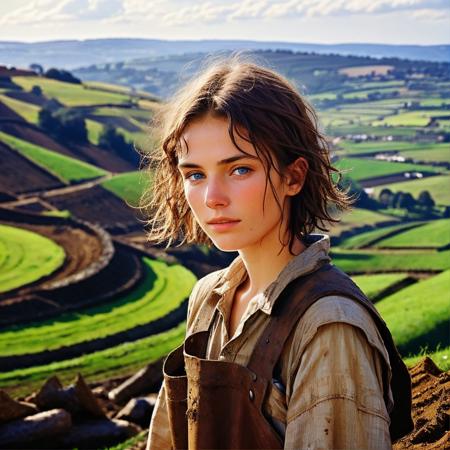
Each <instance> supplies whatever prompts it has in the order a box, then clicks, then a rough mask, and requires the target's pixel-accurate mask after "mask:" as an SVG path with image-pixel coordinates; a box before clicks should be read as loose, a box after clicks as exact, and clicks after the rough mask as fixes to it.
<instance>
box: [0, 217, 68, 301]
mask: <svg viewBox="0 0 450 450" xmlns="http://www.w3.org/2000/svg"><path fill="white" fill-rule="evenodd" d="M65 256H66V255H65V252H64V249H63V248H62V247H61V246H59V245H57V244H55V243H54V242H53V241H52V240H51V239H48V238H46V237H44V236H41V235H39V234H38V233H33V232H31V231H29V230H24V229H22V228H15V227H10V226H7V225H0V292H6V291H9V290H11V289H15V288H18V287H20V286H24V285H26V284H29V283H32V282H34V281H37V280H39V279H40V278H42V277H45V276H47V275H50V274H51V273H53V272H54V271H55V270H56V269H58V268H59V267H60V266H61V265H62V264H63V262H64V259H65Z"/></svg>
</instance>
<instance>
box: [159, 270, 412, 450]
mask: <svg viewBox="0 0 450 450" xmlns="http://www.w3.org/2000/svg"><path fill="white" fill-rule="evenodd" d="M328 295H342V296H345V297H349V298H351V299H353V300H355V301H357V302H359V303H361V304H362V305H363V306H365V307H366V308H367V310H368V311H369V313H370V315H371V316H372V318H373V320H374V322H375V324H376V325H377V328H378V330H379V332H380V334H381V336H382V338H383V341H384V345H385V346H386V349H387V351H388V354H389V359H390V364H391V369H392V379H391V388H392V393H393V397H394V408H393V410H392V411H390V413H389V414H390V418H391V426H390V434H391V439H392V441H395V440H397V439H399V438H400V437H402V436H404V435H405V434H407V433H409V432H410V431H412V429H413V427H414V424H413V422H412V419H411V379H410V376H409V373H408V370H407V368H406V366H405V364H404V363H403V361H402V359H401V357H400V355H399V353H398V351H397V349H396V347H395V345H394V343H393V340H392V336H391V334H390V332H389V330H388V328H387V326H386V324H385V322H384V321H383V319H382V318H381V316H380V315H379V314H378V312H377V311H376V309H375V308H374V307H373V305H372V303H371V302H370V300H368V299H367V298H366V297H365V295H364V294H363V293H362V292H361V291H360V289H359V288H358V287H357V286H356V285H355V284H354V283H353V281H352V280H351V279H350V277H348V276H347V275H346V274H344V273H343V272H341V271H340V270H339V269H337V268H336V267H334V266H332V265H331V264H325V265H324V266H322V267H321V268H320V269H318V270H316V271H315V272H313V273H310V274H308V275H305V276H302V277H299V278H297V279H296V280H294V281H293V282H291V283H290V284H289V285H288V287H287V288H286V289H285V290H284V291H283V294H282V295H281V296H280V298H278V300H277V301H276V303H275V305H274V308H273V310H272V315H271V316H270V320H269V321H268V324H267V326H266V328H265V329H264V330H263V332H262V334H261V336H260V338H259V340H258V342H257V344H256V346H255V348H254V350H253V353H252V355H251V356H250V360H249V363H248V365H247V366H242V365H240V364H236V363H231V362H227V361H218V360H207V359H205V353H206V347H207V343H208V336H209V333H208V331H200V332H195V333H193V334H192V335H190V336H189V337H187V338H186V340H185V342H184V344H183V345H182V346H180V347H178V348H177V349H175V350H174V351H173V352H172V353H170V354H169V356H168V357H167V358H166V360H165V363H164V367H163V372H164V382H165V386H166V400H167V408H168V415H169V422H170V428H171V435H172V445H173V447H174V449H177V450H178V449H264V448H265V449H282V448H283V440H282V438H281V437H280V436H279V434H278V433H277V432H276V431H275V429H274V428H273V427H272V426H271V425H270V423H269V422H268V420H267V419H266V417H265V416H264V413H263V408H262V406H263V401H264V399H265V397H266V395H267V393H268V388H269V384H270V383H271V380H272V373H273V371H274V368H275V365H276V363H277V361H278V359H279V357H280V355H281V353H282V350H283V346H284V344H285V342H286V340H287V338H288V336H289V334H290V333H291V331H292V330H293V329H294V327H295V326H296V324H297V323H298V321H299V319H300V318H301V317H302V315H303V314H304V313H305V311H306V310H307V309H308V308H309V307H310V306H311V305H312V304H313V303H314V302H315V301H316V300H318V299H319V298H322V297H325V296H328ZM214 307H215V305H211V304H209V305H208V304H207V302H205V303H204V306H203V309H202V310H201V311H200V313H199V314H201V315H203V317H209V323H211V321H212V317H213V311H214ZM204 314H207V315H206V316H205V315H204ZM384 392H385V393H386V395H387V392H388V386H384ZM385 402H387V398H385ZM386 404H387V403H386ZM307 432H308V430H305V433H307Z"/></svg>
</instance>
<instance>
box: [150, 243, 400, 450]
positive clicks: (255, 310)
mask: <svg viewBox="0 0 450 450" xmlns="http://www.w3.org/2000/svg"><path fill="white" fill-rule="evenodd" d="M313 239H314V236H313ZM315 239H316V240H315V242H313V243H312V244H310V245H309V246H308V247H307V248H306V250H305V251H304V252H302V253H301V254H300V255H298V256H296V257H295V258H293V259H292V260H291V261H290V262H289V264H288V265H287V266H286V267H285V268H284V269H283V271H282V272H281V273H280V275H279V276H278V278H277V279H276V280H275V281H274V282H273V283H271V284H270V285H269V287H268V288H267V289H266V290H265V292H264V294H261V295H260V296H257V297H254V298H253V299H252V300H251V301H250V302H249V304H248V306H247V309H246V311H245V313H244V314H243V316H242V318H241V321H240V323H239V325H238V327H237V329H236V332H235V334H234V336H229V335H228V330H227V324H228V319H229V316H230V312H231V306H232V300H233V295H234V292H235V290H236V288H237V287H238V286H239V284H241V282H242V281H243V280H244V278H245V277H246V276H247V273H246V270H245V267H244V264H243V262H242V260H241V258H240V257H237V258H236V259H235V260H234V261H233V262H232V264H231V265H230V266H229V267H228V268H226V269H223V270H220V271H217V272H213V273H211V274H209V275H207V276H206V277H204V278H202V279H201V280H199V281H198V282H197V284H196V285H195V287H194V289H193V291H192V294H191V296H190V299H189V308H188V318H187V335H190V334H191V333H193V332H194V331H197V330H198V329H199V328H198V326H197V320H200V322H201V321H202V320H205V318H202V317H199V316H198V311H199V307H200V305H201V304H202V303H203V302H205V301H214V297H215V301H217V296H219V300H218V302H217V306H216V314H215V316H214V319H213V322H212V326H211V335H210V339H209V345H208V349H207V357H208V358H209V359H221V360H224V361H231V362H235V363H238V364H242V365H246V364H247V363H248V361H249V358H250V355H251V353H252V350H253V348H254V346H255V345H256V342H257V340H258V338H259V336H260V334H261V332H262V330H263V329H264V327H265V326H266V325H267V320H269V319H270V314H271V311H272V307H273V305H274V303H275V301H276V299H277V298H278V297H279V295H280V294H281V292H282V291H283V289H284V288H285V287H286V286H287V284H288V283H289V282H290V281H292V280H294V279H295V278H297V277H298V276H300V275H304V274H307V273H309V272H312V271H314V270H315V269H316V268H317V267H318V266H319V265H320V264H321V262H322V261H323V260H329V257H328V250H329V239H328V236H324V235H315ZM278 377H279V380H278V382H276V383H273V384H272V386H271V390H270V393H269V395H268V397H267V399H266V401H265V403H264V405H263V407H264V412H265V414H266V416H268V417H269V419H271V421H272V424H273V426H274V427H275V429H276V430H277V431H278V432H279V433H280V435H281V436H282V437H284V448H285V449H374V450H375V449H376V450H382V449H389V448H391V441H390V436H389V424H390V419H389V414H388V410H389V411H390V410H391V408H392V405H393V400H392V392H391V390H390V388H389V392H387V393H386V395H387V397H388V398H389V402H388V403H389V404H388V405H387V406H386V405H385V402H384V400H383V395H384V392H383V385H387V386H389V381H390V379H391V368H390V364H389V356H388V353H387V350H386V348H385V346H384V343H383V340H382V338H381V336H380V334H379V332H378V329H377V328H376V326H375V323H374V322H373V320H372V318H371V316H370V314H369V313H368V312H367V311H366V309H365V308H364V307H363V306H361V305H360V304H358V303H356V302H355V301H354V300H351V299H349V298H346V297H340V296H329V297H323V298H321V299H320V300H318V301H317V302H316V303H314V304H313V305H312V306H311V307H310V308H309V309H308V310H307V311H306V312H305V314H304V315H303V317H302V318H301V319H300V320H299V322H298V324H297V327H296V328H295V329H294V330H293V332H292V333H291V335H290V336H289V338H288V341H287V342H286V345H285V347H284V350H283V352H282V355H281V358H280V373H279V375H278ZM383 379H384V380H387V384H383ZM170 448H171V440H170V434H169V427H168V418H167V410H166V403H165V390H164V384H163V386H162V387H161V390H160V392H159V395H158V400H157V403H156V405H155V409H154V412H153V417H152V421H151V424H150V430H149V439H148V442H147V450H155V449H170Z"/></svg>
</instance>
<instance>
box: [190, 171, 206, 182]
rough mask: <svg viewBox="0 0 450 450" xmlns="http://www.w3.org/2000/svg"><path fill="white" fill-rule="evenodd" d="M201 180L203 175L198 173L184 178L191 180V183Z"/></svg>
mask: <svg viewBox="0 0 450 450" xmlns="http://www.w3.org/2000/svg"><path fill="white" fill-rule="evenodd" d="M202 178H203V175H202V174H201V173H200V172H194V173H191V174H189V175H188V176H187V177H186V179H187V180H191V181H198V180H201V179H202Z"/></svg>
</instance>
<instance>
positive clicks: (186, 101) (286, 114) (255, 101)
mask: <svg viewBox="0 0 450 450" xmlns="http://www.w3.org/2000/svg"><path fill="white" fill-rule="evenodd" d="M206 114H212V115H214V116H218V117H224V118H226V119H228V124H229V125H228V132H229V135H230V138H231V140H232V142H233V143H234V145H235V146H236V147H237V148H238V150H240V151H242V152H243V150H242V149H240V148H239V146H238V145H237V143H236V139H235V134H237V135H238V136H240V137H242V138H243V139H245V140H247V141H248V142H251V143H252V144H253V146H254V148H255V151H256V153H257V155H258V157H259V158H260V159H261V161H262V162H263V165H264V167H265V170H266V174H268V173H269V169H270V167H274V168H275V169H276V170H277V172H278V174H279V175H280V176H283V173H285V172H286V170H285V169H286V167H287V166H288V165H289V164H291V163H292V162H293V161H295V160H296V159H297V158H299V157H303V158H304V159H305V160H306V161H307V163H308V171H307V175H306V179H305V182H304V185H303V188H302V189H301V191H300V192H299V194H297V195H295V196H294V197H292V199H291V208H290V215H289V222H288V230H289V235H290V236H289V248H290V249H291V248H292V244H293V242H294V239H295V238H301V237H302V236H304V235H307V234H309V233H311V232H312V231H314V229H315V228H318V229H320V230H322V231H328V228H327V223H333V222H337V221H338V219H336V218H334V217H332V215H331V213H330V206H331V205H334V207H335V208H337V209H338V210H346V209H348V208H349V206H350V204H351V200H350V199H349V197H348V196H347V194H346V193H345V192H343V191H341V190H340V189H339V187H338V186H337V182H334V181H333V177H332V175H333V173H339V172H338V170H337V169H335V168H334V167H333V166H332V165H331V162H330V157H329V144H328V142H327V140H326V138H325V137H324V135H323V134H322V133H321V132H320V131H319V128H318V124H317V116H316V114H315V112H314V110H313V108H312V107H311V106H310V105H309V104H308V102H307V101H306V100H305V99H304V98H303V97H302V96H301V95H300V94H299V93H298V92H297V90H296V89H295V87H294V86H293V85H292V84H291V83H290V82H289V81H288V80H287V79H285V78H284V77H283V76H281V75H279V74H278V73H276V72H274V71H273V70H270V69H268V68H265V67H263V66H260V65H258V64H255V63H253V62H249V61H247V60H244V59H243V58H242V55H234V56H231V57H228V58H226V59H222V60H220V61H218V62H217V61H216V62H213V63H212V64H210V65H209V66H208V67H207V68H206V69H204V70H202V71H201V73H200V74H199V75H197V76H195V77H193V78H192V80H191V81H190V82H189V83H188V84H186V85H185V86H184V87H183V88H182V89H181V90H180V91H178V92H177V93H176V94H175V95H174V96H173V98H172V99H171V101H169V102H168V103H167V104H166V105H164V106H163V107H162V108H161V110H160V111H159V113H158V114H157V115H156V116H155V119H154V122H153V126H152V128H153V132H154V133H155V135H157V138H158V145H157V147H156V149H155V151H154V152H153V153H152V154H150V155H149V157H150V161H151V164H149V169H148V170H150V171H151V174H149V176H153V183H152V189H151V190H149V191H147V192H145V193H144V195H143V197H142V199H141V206H142V207H143V208H145V210H146V211H147V214H148V215H150V218H149V220H148V225H150V230H149V233H148V238H149V240H151V241H154V242H155V241H156V242H157V243H164V242H165V243H167V245H170V244H171V243H173V242H178V243H180V244H181V243H191V242H196V243H200V244H208V245H210V244H211V241H210V239H209V237H208V236H207V235H206V234H205V233H204V231H203V230H202V229H201V228H200V226H199V225H198V223H197V222H196V221H195V219H194V216H193V214H192V212H191V211H190V208H189V206H188V203H187V201H186V199H185V197H184V191H183V181H182V177H181V174H180V173H179V171H178V168H177V165H178V155H179V153H180V150H181V146H180V138H181V136H182V134H183V132H184V130H185V128H186V127H187V125H188V124H189V123H190V122H192V121H193V120H194V119H197V118H200V117H202V116H205V115H206ZM239 128H241V129H242V128H243V129H244V130H246V133H245V134H246V135H245V136H244V135H243V134H242V131H239ZM244 153H245V152H244ZM274 161H275V162H276V164H275V163H274ZM338 178H339V177H338ZM268 182H269V183H270V185H271V188H272V191H273V192H274V187H273V184H272V181H271V179H270V177H269V176H268ZM274 194H275V192H274ZM275 197H276V196H275ZM277 201H278V199H277ZM278 205H279V207H280V208H281V205H280V204H279V202H278Z"/></svg>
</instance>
